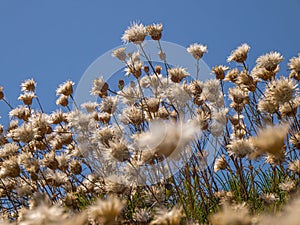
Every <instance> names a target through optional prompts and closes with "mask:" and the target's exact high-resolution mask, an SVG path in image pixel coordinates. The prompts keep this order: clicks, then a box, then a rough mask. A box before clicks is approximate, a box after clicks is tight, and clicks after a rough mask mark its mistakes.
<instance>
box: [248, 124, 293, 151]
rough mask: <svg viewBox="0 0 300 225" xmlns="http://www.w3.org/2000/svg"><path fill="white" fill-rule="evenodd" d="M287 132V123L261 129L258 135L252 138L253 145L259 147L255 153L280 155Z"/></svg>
mask: <svg viewBox="0 0 300 225" xmlns="http://www.w3.org/2000/svg"><path fill="white" fill-rule="evenodd" d="M287 133H288V126H287V125H276V126H267V127H265V128H262V129H260V130H259V132H258V135H257V136H256V137H254V138H253V139H252V143H253V145H254V146H255V147H256V148H257V149H256V152H255V155H261V154H263V153H270V154H272V155H274V156H277V155H278V156H280V155H281V154H282V151H281V150H282V148H283V147H284V140H285V137H286V134H287Z"/></svg>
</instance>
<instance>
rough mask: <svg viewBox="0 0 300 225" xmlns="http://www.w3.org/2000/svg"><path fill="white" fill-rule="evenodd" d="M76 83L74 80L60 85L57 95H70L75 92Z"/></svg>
mask: <svg viewBox="0 0 300 225" xmlns="http://www.w3.org/2000/svg"><path fill="white" fill-rule="evenodd" d="M74 84H75V83H74V82H73V81H70V80H68V81H66V82H65V83H63V84H61V85H59V87H58V88H57V90H56V95H65V96H70V95H71V94H73V85H74Z"/></svg>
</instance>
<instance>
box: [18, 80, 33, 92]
mask: <svg viewBox="0 0 300 225" xmlns="http://www.w3.org/2000/svg"><path fill="white" fill-rule="evenodd" d="M35 86H36V82H35V81H34V80H33V79H30V80H25V81H24V82H23V83H22V84H21V87H22V89H21V90H22V91H28V92H34V91H35Z"/></svg>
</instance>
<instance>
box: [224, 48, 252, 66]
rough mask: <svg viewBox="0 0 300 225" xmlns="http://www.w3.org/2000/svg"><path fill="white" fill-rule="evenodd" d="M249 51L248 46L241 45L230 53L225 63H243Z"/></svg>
mask: <svg viewBox="0 0 300 225" xmlns="http://www.w3.org/2000/svg"><path fill="white" fill-rule="evenodd" d="M249 49H250V46H249V45H247V44H242V45H241V46H239V47H238V48H237V49H235V50H234V51H232V52H231V55H230V56H229V57H228V58H227V61H228V62H231V61H236V62H237V63H244V62H245V61H246V59H247V56H248V52H249Z"/></svg>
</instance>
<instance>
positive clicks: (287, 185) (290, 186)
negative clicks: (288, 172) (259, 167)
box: [279, 178, 296, 192]
mask: <svg viewBox="0 0 300 225" xmlns="http://www.w3.org/2000/svg"><path fill="white" fill-rule="evenodd" d="M279 188H280V189H281V190H283V191H286V192H291V191H293V190H295V189H296V182H295V181H294V180H292V179H291V178H286V179H285V181H283V182H281V183H280V184H279Z"/></svg>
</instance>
